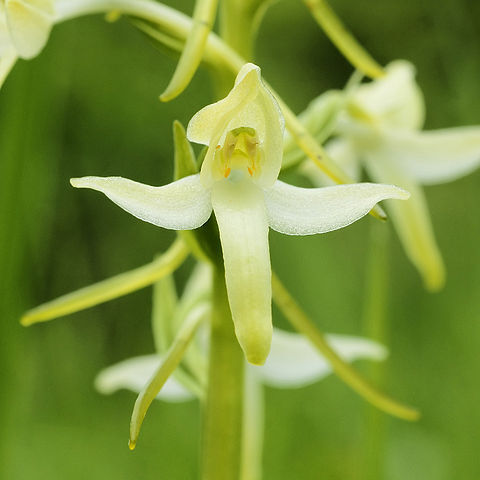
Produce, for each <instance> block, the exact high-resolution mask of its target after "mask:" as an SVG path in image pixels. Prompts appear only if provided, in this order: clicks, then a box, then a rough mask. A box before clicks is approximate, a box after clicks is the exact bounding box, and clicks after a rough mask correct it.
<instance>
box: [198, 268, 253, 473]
mask: <svg viewBox="0 0 480 480" xmlns="http://www.w3.org/2000/svg"><path fill="white" fill-rule="evenodd" d="M212 300H213V311H212V319H211V326H210V353H209V371H208V390H207V402H206V404H205V406H204V409H205V410H204V418H203V432H202V457H201V458H202V480H225V479H227V478H228V479H229V480H230V479H231V480H236V479H238V478H239V471H240V465H241V452H242V448H241V447H242V413H243V405H242V399H243V376H244V371H243V370H244V356H243V352H242V350H241V349H240V346H239V345H238V342H237V339H236V337H235V331H234V328H233V323H232V315H231V312H230V307H229V304H228V297H227V290H226V286H225V272H224V271H223V268H222V267H220V266H218V265H217V266H216V267H215V268H214V273H213V299H212Z"/></svg>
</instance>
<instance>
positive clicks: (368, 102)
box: [302, 61, 480, 290]
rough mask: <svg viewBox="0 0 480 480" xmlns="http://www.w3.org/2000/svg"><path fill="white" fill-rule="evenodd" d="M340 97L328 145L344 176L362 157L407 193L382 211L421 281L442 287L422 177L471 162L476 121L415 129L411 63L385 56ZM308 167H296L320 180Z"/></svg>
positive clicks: (371, 170)
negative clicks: (382, 69) (380, 68)
mask: <svg viewBox="0 0 480 480" xmlns="http://www.w3.org/2000/svg"><path fill="white" fill-rule="evenodd" d="M344 101H345V109H344V111H343V113H342V114H340V115H339V116H338V122H337V126H336V131H335V133H336V135H337V137H336V138H335V139H334V140H333V141H332V142H330V144H329V145H327V151H329V154H330V155H331V157H332V158H333V159H334V160H337V161H338V163H339V164H340V165H341V166H342V167H343V168H344V169H345V170H346V171H347V172H348V173H349V174H350V175H352V176H353V175H355V174H356V175H357V176H356V177H353V178H358V177H359V173H360V172H359V165H360V162H362V164H363V165H364V167H365V169H366V170H367V172H368V174H369V176H370V177H371V179H372V180H374V181H377V182H386V183H394V184H396V185H400V186H401V187H403V188H405V189H407V190H408V191H409V192H410V193H411V195H412V196H411V199H410V201H409V202H407V203H404V204H403V203H402V204H400V203H398V202H390V204H389V205H388V207H389V209H390V210H389V213H390V216H391V218H392V222H393V224H394V226H395V228H396V230H397V233H398V235H399V237H400V240H401V242H402V244H403V247H404V249H405V251H406V253H407V256H408V257H409V258H410V260H411V261H412V263H413V264H414V265H415V267H416V268H417V269H418V270H419V272H420V274H421V275H422V277H423V280H424V283H425V286H426V287H427V288H428V289H430V290H437V289H439V288H441V287H442V285H443V284H444V280H445V272H444V265H443V261H442V257H441V254H440V251H439V248H438V246H437V242H436V240H435V237H434V233H433V229H432V224H431V220H430V215H429V212H428V207H427V204H426V200H425V196H424V193H423V190H422V188H421V184H424V185H433V184H437V183H443V182H447V181H451V180H455V179H457V178H459V177H461V176H463V175H466V174H468V173H470V172H471V171H473V170H474V169H475V168H477V167H478V165H479V164H480V127H479V126H469V127H457V128H446V129H441V130H432V131H422V130H421V128H422V125H423V123H424V117H425V105H424V100H423V96H422V92H421V91H420V88H419V87H418V85H417V84H416V82H415V70H414V67H413V65H412V64H410V63H409V62H407V61H396V62H392V63H391V64H390V65H388V66H387V68H386V75H385V76H384V77H383V78H380V79H378V80H375V81H372V82H370V83H366V84H361V85H358V86H357V87H356V88H353V89H352V90H351V91H349V92H347V93H346V96H345V100H344ZM317 105H320V104H319V103H317ZM309 110H310V111H308V110H307V111H306V112H305V113H304V115H305V114H306V115H305V117H306V118H308V117H310V116H312V115H315V105H314V104H312V107H310V108H309ZM308 163H311V162H308ZM312 167H313V164H312V165H311V166H305V164H304V166H303V167H302V168H304V169H305V168H306V169H307V170H308V175H309V176H310V177H311V178H313V179H315V180H314V183H315V184H325V183H324V182H323V181H322V179H321V178H320V177H319V176H318V175H317V174H316V173H314V172H313V170H314V169H313V168H312ZM304 172H305V170H304Z"/></svg>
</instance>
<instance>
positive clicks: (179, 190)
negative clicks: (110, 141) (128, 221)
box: [70, 174, 212, 230]
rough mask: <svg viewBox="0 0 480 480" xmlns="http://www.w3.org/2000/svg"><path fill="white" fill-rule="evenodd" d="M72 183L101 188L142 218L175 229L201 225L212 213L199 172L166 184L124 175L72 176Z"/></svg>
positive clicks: (110, 197)
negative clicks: (152, 183)
mask: <svg viewBox="0 0 480 480" xmlns="http://www.w3.org/2000/svg"><path fill="white" fill-rule="evenodd" d="M70 182H71V184H72V185H73V186H74V187H76V188H91V189H93V190H98V191H99V192H102V193H104V194H105V195H106V196H107V197H108V198H109V199H110V200H112V202H114V203H116V204H117V205H118V206H119V207H121V208H123V209H124V210H126V211H127V212H129V213H131V214H132V215H134V216H135V217H137V218H139V219H140V220H143V221H145V222H149V223H153V224H154V225H157V226H159V227H163V228H169V229H172V230H192V229H194V228H198V227H200V226H201V225H203V224H204V223H205V222H206V221H207V220H208V218H209V217H210V214H211V212H212V206H211V203H210V193H209V192H208V191H207V190H205V189H204V188H203V186H202V184H201V182H200V176H199V174H196V175H191V176H189V177H185V178H182V179H181V180H177V181H176V182H173V183H170V184H168V185H165V186H163V187H151V186H150V185H144V184H143V183H138V182H134V181H132V180H128V179H127V178H122V177H83V178H72V179H71V181H70Z"/></svg>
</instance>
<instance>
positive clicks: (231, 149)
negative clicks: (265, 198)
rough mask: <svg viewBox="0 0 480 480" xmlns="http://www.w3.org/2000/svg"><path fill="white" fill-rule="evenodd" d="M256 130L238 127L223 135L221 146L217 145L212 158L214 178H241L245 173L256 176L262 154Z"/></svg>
mask: <svg viewBox="0 0 480 480" xmlns="http://www.w3.org/2000/svg"><path fill="white" fill-rule="evenodd" d="M259 145H260V142H259V140H258V136H257V132H256V131H255V129H254V128H250V127H239V128H235V129H234V130H230V131H229V132H228V133H227V136H226V137H225V142H224V144H223V147H222V146H221V145H218V146H217V149H216V152H215V160H214V178H215V179H216V180H220V179H222V178H229V177H230V175H231V174H232V173H233V175H232V176H231V177H230V179H232V180H234V179H236V178H243V177H245V176H246V175H249V176H250V177H253V178H255V177H257V176H258V175H259V174H260V163H261V158H262V155H263V152H262V149H261V148H260V147H259Z"/></svg>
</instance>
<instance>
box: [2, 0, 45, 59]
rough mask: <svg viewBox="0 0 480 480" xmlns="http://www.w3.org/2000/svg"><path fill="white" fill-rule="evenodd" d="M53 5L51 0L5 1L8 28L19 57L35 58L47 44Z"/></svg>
mask: <svg viewBox="0 0 480 480" xmlns="http://www.w3.org/2000/svg"><path fill="white" fill-rule="evenodd" d="M53 4H54V2H53V0H6V2H5V12H6V15H7V22H8V28H9V30H10V35H11V38H12V42H13V44H14V45H15V49H16V50H17V52H18V55H19V56H20V57H22V58H26V59H28V58H32V57H35V56H36V55H38V53H39V52H40V51H41V50H42V48H43V47H44V46H45V44H46V43H47V40H48V37H49V35H50V30H51V29H52V26H53V18H54V5H53Z"/></svg>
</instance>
